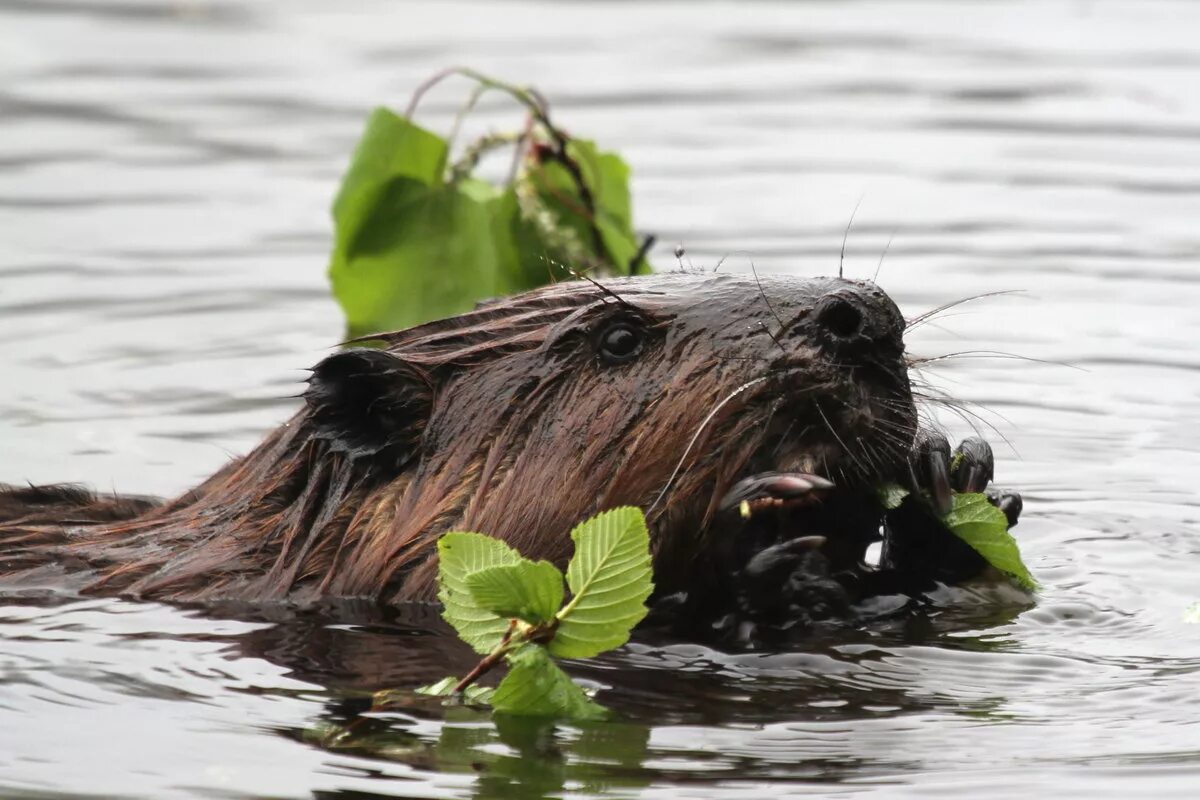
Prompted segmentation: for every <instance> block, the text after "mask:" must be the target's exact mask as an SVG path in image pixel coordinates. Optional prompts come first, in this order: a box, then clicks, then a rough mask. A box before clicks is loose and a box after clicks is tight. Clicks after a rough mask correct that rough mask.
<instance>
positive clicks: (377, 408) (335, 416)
mask: <svg viewBox="0 0 1200 800" xmlns="http://www.w3.org/2000/svg"><path fill="white" fill-rule="evenodd" d="M312 372H313V374H312V377H311V378H309V379H308V390H307V391H306V392H305V393H304V400H305V403H306V404H307V405H308V410H309V414H310V415H311V419H312V422H313V425H314V426H315V428H316V433H315V436H316V437H317V438H319V439H325V440H327V441H328V442H329V443H330V446H331V448H332V449H333V450H334V451H336V452H344V453H348V454H349V455H350V456H351V457H355V458H357V457H359V456H372V457H378V458H384V459H387V460H388V461H390V462H393V465H394V466H396V467H399V466H401V465H403V464H404V463H405V462H406V461H408V460H410V459H411V458H412V457H413V456H414V455H416V452H417V448H418V446H419V444H420V439H421V434H422V432H423V431H424V430H425V423H426V422H427V421H428V419H429V416H430V413H431V412H432V409H433V383H432V380H431V379H430V377H429V375H428V374H427V373H425V372H424V371H423V370H421V369H420V368H418V367H416V366H414V365H412V364H410V363H408V362H407V361H405V360H403V359H401V358H398V357H397V356H394V355H392V354H391V353H387V352H384V351H383V350H370V349H365V348H364V349H356V350H346V351H344V352H341V353H337V354H336V355H332V356H330V357H329V358H327V359H325V360H324V361H322V362H321V363H320V364H317V366H316V367H314V368H313V371H312Z"/></svg>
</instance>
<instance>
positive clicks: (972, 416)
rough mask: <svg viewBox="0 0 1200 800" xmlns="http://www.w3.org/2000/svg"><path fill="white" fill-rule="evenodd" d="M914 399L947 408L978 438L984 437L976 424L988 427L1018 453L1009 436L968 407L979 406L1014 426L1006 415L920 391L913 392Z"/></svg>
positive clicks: (976, 404)
mask: <svg viewBox="0 0 1200 800" xmlns="http://www.w3.org/2000/svg"><path fill="white" fill-rule="evenodd" d="M913 399H914V400H922V401H924V402H926V403H929V404H930V405H935V406H938V407H940V408H945V409H946V410H948V411H950V412H951V413H953V414H954V415H955V416H956V417H958V418H959V419H961V420H962V421H963V422H965V423H967V424H968V425H970V426H971V430H972V431H973V432H974V433H975V435H977V436H982V431H980V429H979V425H978V424H976V423H977V422H979V423H982V424H983V425H985V426H987V429H988V430H989V431H991V432H992V433H994V434H995V435H996V436H998V437H999V438H1000V439H1001V440H1002V441H1003V442H1004V443H1005V444H1006V445H1008V446H1009V447H1010V448H1011V449H1012V451H1013V452H1014V453H1016V452H1017V448H1016V447H1015V446H1014V445H1013V443H1012V441H1011V440H1010V439H1009V438H1008V437H1007V436H1005V435H1004V433H1003V432H1002V431H1001V430H1000V429H999V428H997V427H996V425H995V424H993V423H992V422H991V421H990V420H988V419H987V418H985V417H984V416H983V415H982V414H979V413H977V412H975V411H974V410H972V409H970V408H968V406H969V405H974V406H978V407H980V408H982V409H983V410H985V411H987V412H989V413H991V414H995V415H996V416H998V417H1000V418H1001V419H1002V420H1003V421H1004V422H1007V423H1008V424H1010V425H1011V424H1013V423H1012V421H1011V420H1009V419H1008V418H1006V417H1004V415H1002V414H1000V413H999V412H997V411H995V410H993V409H990V408H987V407H986V406H983V405H981V404H979V403H972V402H971V401H968V400H957V399H955V398H952V397H944V396H936V395H929V394H924V393H922V392H918V391H914V392H913ZM935 422H936V421H935ZM933 427H937V426H936V425H934V426H933Z"/></svg>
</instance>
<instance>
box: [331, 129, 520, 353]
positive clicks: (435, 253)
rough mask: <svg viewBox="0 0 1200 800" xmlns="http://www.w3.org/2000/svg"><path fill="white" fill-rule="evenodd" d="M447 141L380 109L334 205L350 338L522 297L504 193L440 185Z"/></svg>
mask: <svg viewBox="0 0 1200 800" xmlns="http://www.w3.org/2000/svg"><path fill="white" fill-rule="evenodd" d="M445 168H446V142H445V140H443V139H442V138H441V137H439V136H437V135H436V134H433V133H430V132H429V131H426V130H424V129H423V128H420V127H418V126H417V125H414V124H413V123H411V122H409V121H408V120H406V119H404V118H402V117H399V116H397V115H396V114H393V113H392V112H391V111H389V110H387V109H385V108H380V109H376V110H375V112H374V113H373V114H372V115H371V117H370V119H369V120H368V121H367V127H366V130H365V131H364V133H363V136H362V139H361V140H360V141H359V144H358V147H357V149H356V150H355V152H354V157H353V158H352V160H351V162H350V167H349V168H348V169H347V171H346V175H345V177H344V178H343V179H342V187H341V189H340V191H339V192H338V196H337V199H336V200H335V201H334V204H333V218H334V229H335V236H334V248H333V254H332V257H331V258H330V264H329V278H330V281H331V283H332V284H333V293H334V296H335V297H336V298H337V300H338V302H339V303H340V304H341V306H342V309H343V311H345V313H346V319H347V322H348V327H349V335H350V336H363V335H367V334H370V333H377V332H380V331H384V330H395V329H398V328H406V327H408V326H410V325H414V324H416V323H419V322H425V321H428V320H431V319H437V318H440V317H448V316H452V315H454V314H458V313H461V312H463V311H466V310H468V309H470V308H471V306H472V305H473V304H474V303H475V302H476V301H478V300H481V299H483V298H487V297H495V296H498V295H502V294H508V293H510V292H512V291H516V290H518V289H520V288H524V287H523V286H522V285H521V283H520V282H519V281H517V280H514V275H515V274H516V273H517V272H518V268H517V266H516V265H515V264H514V260H515V259H516V258H517V249H516V245H515V243H514V242H513V234H512V232H511V230H510V229H509V226H507V225H504V224H498V222H497V219H496V212H497V209H499V208H500V205H499V203H498V200H499V199H500V195H501V192H500V190H499V189H497V188H495V187H494V186H492V185H491V184H488V183H487V182H485V181H480V180H475V179H472V178H467V179H464V180H461V181H459V182H458V183H454V184H447V183H445V182H444V180H443V175H444V173H445Z"/></svg>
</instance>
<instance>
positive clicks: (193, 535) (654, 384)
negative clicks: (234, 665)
mask: <svg viewBox="0 0 1200 800" xmlns="http://www.w3.org/2000/svg"><path fill="white" fill-rule="evenodd" d="M763 284H764V287H765V289H766V292H767V294H763V291H762V289H760V287H759V286H757V285H756V281H753V280H751V279H749V278H747V277H745V276H736V275H715V276H714V275H709V276H678V275H677V276H651V277H646V278H638V279H627V280H621V281H614V282H612V283H611V284H609V285H608V287H606V288H604V289H601V288H598V287H596V286H594V285H592V284H588V283H570V284H559V285H556V286H551V287H546V288H544V289H540V290H536V291H533V292H530V293H527V294H524V295H519V296H517V297H513V298H509V299H505V300H499V301H496V302H492V303H489V304H487V305H485V306H482V307H480V308H479V309H477V310H475V311H473V312H470V313H467V314H463V315H461V316H458V317H454V318H451V319H447V320H442V321H438V322H432V323H428V324H425V325H421V326H418V327H415V328H412V329H409V330H406V331H400V332H397V333H391V334H385V335H381V336H379V337H378V339H377V340H376V341H377V343H378V344H379V345H380V346H381V349H374V350H364V349H357V350H348V351H344V352H342V353H338V354H335V355H332V356H330V357H329V358H328V359H326V360H325V361H323V362H321V364H319V365H318V366H317V367H316V368H315V369H314V371H313V376H312V378H311V379H310V386H309V389H308V391H307V393H306V396H305V397H306V405H305V408H304V409H303V410H301V411H300V412H299V413H297V414H296V415H295V416H294V417H292V419H291V420H289V421H288V422H286V423H284V424H283V425H282V426H280V427H279V428H278V429H277V430H275V431H274V432H273V433H271V434H270V435H269V436H268V437H267V439H266V440H265V441H264V442H263V443H262V444H261V445H260V446H259V447H258V448H256V449H255V450H254V451H253V452H251V453H250V454H248V455H246V456H245V457H243V458H240V459H238V460H236V461H234V462H233V463H231V464H229V465H228V466H227V467H226V468H224V469H222V470H221V471H220V472H218V473H217V474H216V475H214V476H212V477H211V478H209V479H208V480H207V481H205V482H204V483H203V484H201V485H200V486H198V487H196V488H195V489H194V490H192V491H190V492H188V493H187V494H185V495H183V496H181V497H179V498H177V499H175V500H173V501H171V502H168V503H165V504H162V505H158V506H151V505H149V504H148V503H147V502H146V501H144V500H132V501H123V500H119V499H116V500H101V499H98V498H94V497H92V496H91V495H87V494H82V493H80V492H79V490H77V489H72V488H58V489H45V490H42V489H6V490H3V491H0V571H2V572H3V573H6V574H8V575H15V574H18V573H20V572H21V571H22V570H26V569H30V568H34V567H38V566H40V565H44V564H48V563H58V562H62V561H64V560H66V561H69V563H70V564H72V565H80V566H81V567H84V568H86V569H87V570H89V571H90V573H91V575H92V577H91V580H90V583H89V584H88V586H87V589H88V590H90V591H98V592H100V591H102V592H108V593H128V594H133V595H139V596H147V597H161V598H168V599H175V600H206V599H216V598H225V597H237V598H244V599H255V600H258V599H280V598H289V599H296V600H305V599H312V598H315V597H318V596H322V595H344V596H366V597H373V598H380V599H428V598H430V597H431V596H432V594H433V589H434V578H435V569H436V557H435V555H436V547H435V544H436V540H437V537H438V536H439V535H440V534H442V533H444V532H446V531H448V530H454V529H460V530H461V529H466V530H479V531H483V532H486V533H488V534H491V535H494V536H498V537H501V538H503V539H505V540H507V541H508V542H510V543H511V544H512V545H513V546H515V547H516V548H517V549H518V550H520V551H522V552H523V553H524V554H526V555H527V556H529V557H532V558H548V559H550V560H553V561H556V562H558V563H560V564H562V563H563V562H565V561H566V559H567V558H568V557H569V555H570V549H571V545H570V540H569V538H568V536H567V533H568V531H569V529H570V528H571V526H572V525H573V524H574V523H576V522H578V521H579V520H581V519H583V518H585V517H587V516H588V515H590V514H593V513H595V512H597V511H600V510H603V509H605V508H610V507H613V506H617V505H626V504H629V505H637V506H640V507H641V508H643V509H645V510H647V511H648V514H649V517H648V518H649V521H650V524H651V528H652V537H653V545H654V548H655V551H656V563H655V570H656V581H657V582H658V584H659V587H660V588H661V589H670V588H672V587H673V586H675V585H677V584H682V583H683V582H685V581H686V579H687V576H688V575H689V574H693V572H694V570H693V567H694V565H695V562H696V561H697V560H698V559H702V558H703V556H704V553H705V552H706V548H707V547H708V543H709V540H710V538H711V536H713V532H712V525H713V521H714V518H715V514H716V504H717V500H718V499H719V498H720V497H721V495H722V494H723V493H724V492H725V490H726V489H727V488H728V487H729V486H730V485H731V484H732V483H733V482H734V481H735V480H736V479H737V478H738V477H739V476H741V475H743V474H745V471H746V470H747V469H748V468H749V467H750V466H755V467H756V468H758V469H763V468H777V469H793V470H795V469H805V470H810V471H815V470H820V471H822V472H823V473H824V474H827V475H829V476H830V477H834V478H835V479H837V480H842V481H844V482H854V481H869V480H871V479H873V478H876V477H878V476H879V475H882V474H886V473H888V472H889V470H892V469H893V468H894V467H895V466H896V465H897V464H898V463H900V462H901V461H902V460H903V458H904V455H905V453H906V451H907V448H908V446H909V444H910V443H911V440H912V434H913V431H914V429H915V412H914V410H913V406H912V397H911V394H910V391H909V385H908V378H907V374H906V369H905V366H904V361H903V344H902V342H901V341H900V334H901V332H902V330H903V320H902V319H901V318H900V316H899V313H898V312H897V311H896V310H895V307H894V306H893V305H892V304H891V301H890V300H888V299H887V298H886V296H885V295H883V293H882V292H880V291H879V290H878V289H876V288H875V287H873V285H870V284H859V283H854V282H850V281H842V280H838V279H820V280H813V281H801V280H798V279H782V278H780V279H772V280H766V279H764V281H763ZM839 292H841V293H853V294H854V295H855V297H858V296H859V295H861V296H862V297H864V298H866V300H864V301H863V302H868V303H870V304H872V305H871V309H872V312H871V313H872V314H873V315H876V316H878V319H875V318H874V317H872V318H871V319H870V320H869V322H870V325H866V326H864V328H863V331H862V333H861V335H857V336H856V337H849V336H847V337H842V338H838V337H836V336H833V335H832V334H829V332H828V328H829V325H828V323H822V324H818V323H819V322H820V319H819V317H820V314H821V304H822V303H825V302H827V299H828V298H829V297H831V296H834V295H837V294H838V293H839ZM767 296H769V297H770V302H769V304H768V303H767V302H766V297H767ZM847 296H849V295H847ZM613 325H623V326H627V327H629V328H631V329H634V330H636V331H637V332H638V335H639V336H640V337H641V350H640V353H639V355H638V357H637V358H635V359H633V360H631V361H629V362H628V363H606V362H605V361H604V359H603V358H602V357H601V355H598V353H599V349H598V348H599V347H600V345H599V344H598V343H599V342H600V340H601V338H602V337H603V335H604V333H605V331H607V330H610V329H611V327H612V326H613ZM660 495H663V497H662V500H661V502H657V500H658V498H659V496H660Z"/></svg>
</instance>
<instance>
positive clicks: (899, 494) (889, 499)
mask: <svg viewBox="0 0 1200 800" xmlns="http://www.w3.org/2000/svg"><path fill="white" fill-rule="evenodd" d="M876 491H877V492H878V494H879V502H880V503H882V504H883V507H884V508H885V509H887V510H888V511H892V510H893V509H897V508H899V507H900V504H901V503H903V502H904V498H906V497H908V495H909V491H908V489H905V488H904V487H903V486H901V485H900V484H898V483H885V484H884V485H883V486H880V487H879V488H878V489H877V490H876Z"/></svg>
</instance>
